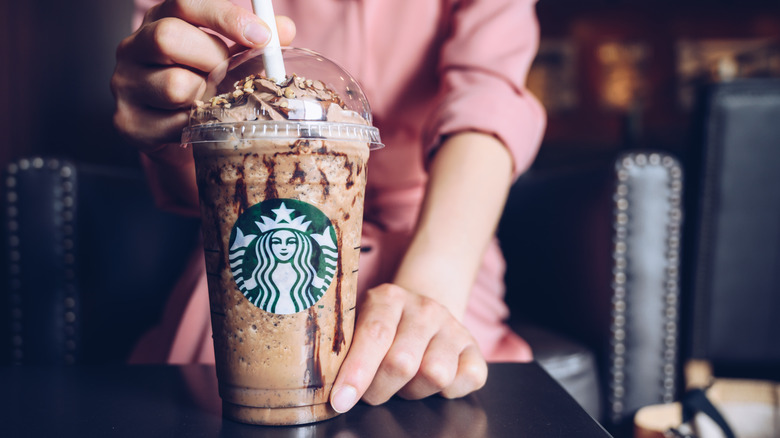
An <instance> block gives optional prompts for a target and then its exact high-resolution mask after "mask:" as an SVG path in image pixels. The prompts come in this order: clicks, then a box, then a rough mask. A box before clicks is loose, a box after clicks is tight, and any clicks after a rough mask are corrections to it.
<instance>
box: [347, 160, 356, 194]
mask: <svg viewBox="0 0 780 438" xmlns="http://www.w3.org/2000/svg"><path fill="white" fill-rule="evenodd" d="M354 167H355V163H353V162H351V161H349V160H344V168H345V169H347V184H346V186H347V190H349V189H351V188H352V186H354V185H355V178H354V177H353V176H352V170H353V169H354Z"/></svg>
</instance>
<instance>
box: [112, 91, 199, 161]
mask: <svg viewBox="0 0 780 438" xmlns="http://www.w3.org/2000/svg"><path fill="white" fill-rule="evenodd" d="M189 116H190V111H189V108H188V109H183V110H179V111H167V110H159V109H154V108H150V107H145V106H138V105H136V104H133V103H132V102H129V101H125V100H117V104H116V111H114V125H115V126H117V128H118V129H119V132H121V133H122V134H123V135H124V136H125V137H127V138H128V139H129V140H130V141H131V142H132V143H133V144H135V145H136V146H137V147H138V148H139V149H140V150H141V151H144V152H149V151H151V150H153V149H155V148H157V147H159V146H160V145H162V144H166V143H179V142H181V130H182V128H183V127H184V126H186V125H187V120H188V119H189Z"/></svg>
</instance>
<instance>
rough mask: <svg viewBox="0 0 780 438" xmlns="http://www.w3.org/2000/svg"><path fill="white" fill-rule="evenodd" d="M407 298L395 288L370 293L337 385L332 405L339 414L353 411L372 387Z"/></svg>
mask: <svg viewBox="0 0 780 438" xmlns="http://www.w3.org/2000/svg"><path fill="white" fill-rule="evenodd" d="M405 298H406V296H405V291H403V290H402V289H401V288H399V287H397V286H393V285H382V286H379V287H378V288H376V289H373V290H370V291H367V292H366V297H365V299H364V301H363V302H362V303H361V305H360V312H359V313H358V316H357V321H356V322H355V336H354V338H353V339H352V345H351V346H350V348H349V353H347V357H346V358H345V359H344V362H343V363H342V365H341V369H340V370H339V374H338V376H337V377H336V381H335V382H334V383H333V390H332V391H331V395H330V403H331V406H332V407H333V409H335V410H336V411H338V412H346V411H348V410H350V409H351V408H352V406H354V405H355V403H357V401H358V400H360V398H361V397H362V396H363V394H364V393H365V392H366V390H367V389H368V387H369V386H370V385H371V382H372V381H373V380H374V376H375V375H376V372H377V370H378V369H379V366H380V364H381V363H382V361H383V360H384V358H385V355H386V354H387V351H388V350H389V349H390V347H391V346H392V345H393V340H394V339H395V336H396V331H397V328H398V323H399V322H400V320H401V315H402V313H403V307H404V306H403V300H404V299H405Z"/></svg>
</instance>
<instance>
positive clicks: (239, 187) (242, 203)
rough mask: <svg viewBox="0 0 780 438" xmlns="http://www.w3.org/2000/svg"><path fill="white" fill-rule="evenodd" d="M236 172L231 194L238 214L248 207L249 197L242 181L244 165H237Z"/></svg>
mask: <svg viewBox="0 0 780 438" xmlns="http://www.w3.org/2000/svg"><path fill="white" fill-rule="evenodd" d="M236 173H237V174H238V178H236V190H235V193H234V194H233V202H234V203H235V208H236V213H238V215H239V216H240V215H241V213H243V212H244V211H245V210H246V209H248V208H249V198H248V195H247V192H246V183H245V182H244V166H237V167H236Z"/></svg>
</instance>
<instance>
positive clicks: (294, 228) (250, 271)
mask: <svg viewBox="0 0 780 438" xmlns="http://www.w3.org/2000/svg"><path fill="white" fill-rule="evenodd" d="M336 241H337V239H336V232H335V230H334V229H333V226H332V224H331V222H330V219H328V217H327V216H325V215H324V214H323V213H322V212H321V211H320V210H319V209H317V207H314V206H313V205H310V204H307V203H305V202H301V201H297V200H295V199H269V200H266V201H263V202H261V203H259V204H255V205H253V206H252V207H250V208H249V209H247V210H246V211H244V213H242V214H241V216H239V217H238V220H236V223H235V225H234V226H233V231H232V232H231V233H230V253H229V259H230V268H231V270H232V272H233V278H234V279H235V281H236V285H238V289H239V290H240V291H241V292H242V293H243V294H244V296H245V297H246V298H247V299H248V300H249V301H250V302H251V303H252V304H254V305H255V306H257V307H259V308H261V309H263V310H265V311H268V312H271V313H278V314H285V315H286V314H291V313H297V312H300V311H302V310H306V309H308V308H309V307H311V306H313V305H314V304H315V303H316V302H317V301H319V299H320V298H322V295H323V294H325V291H327V290H328V287H329V286H330V284H331V283H332V282H333V276H334V275H336V266H337V262H338V255H339V251H338V246H337V243H336Z"/></svg>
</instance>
